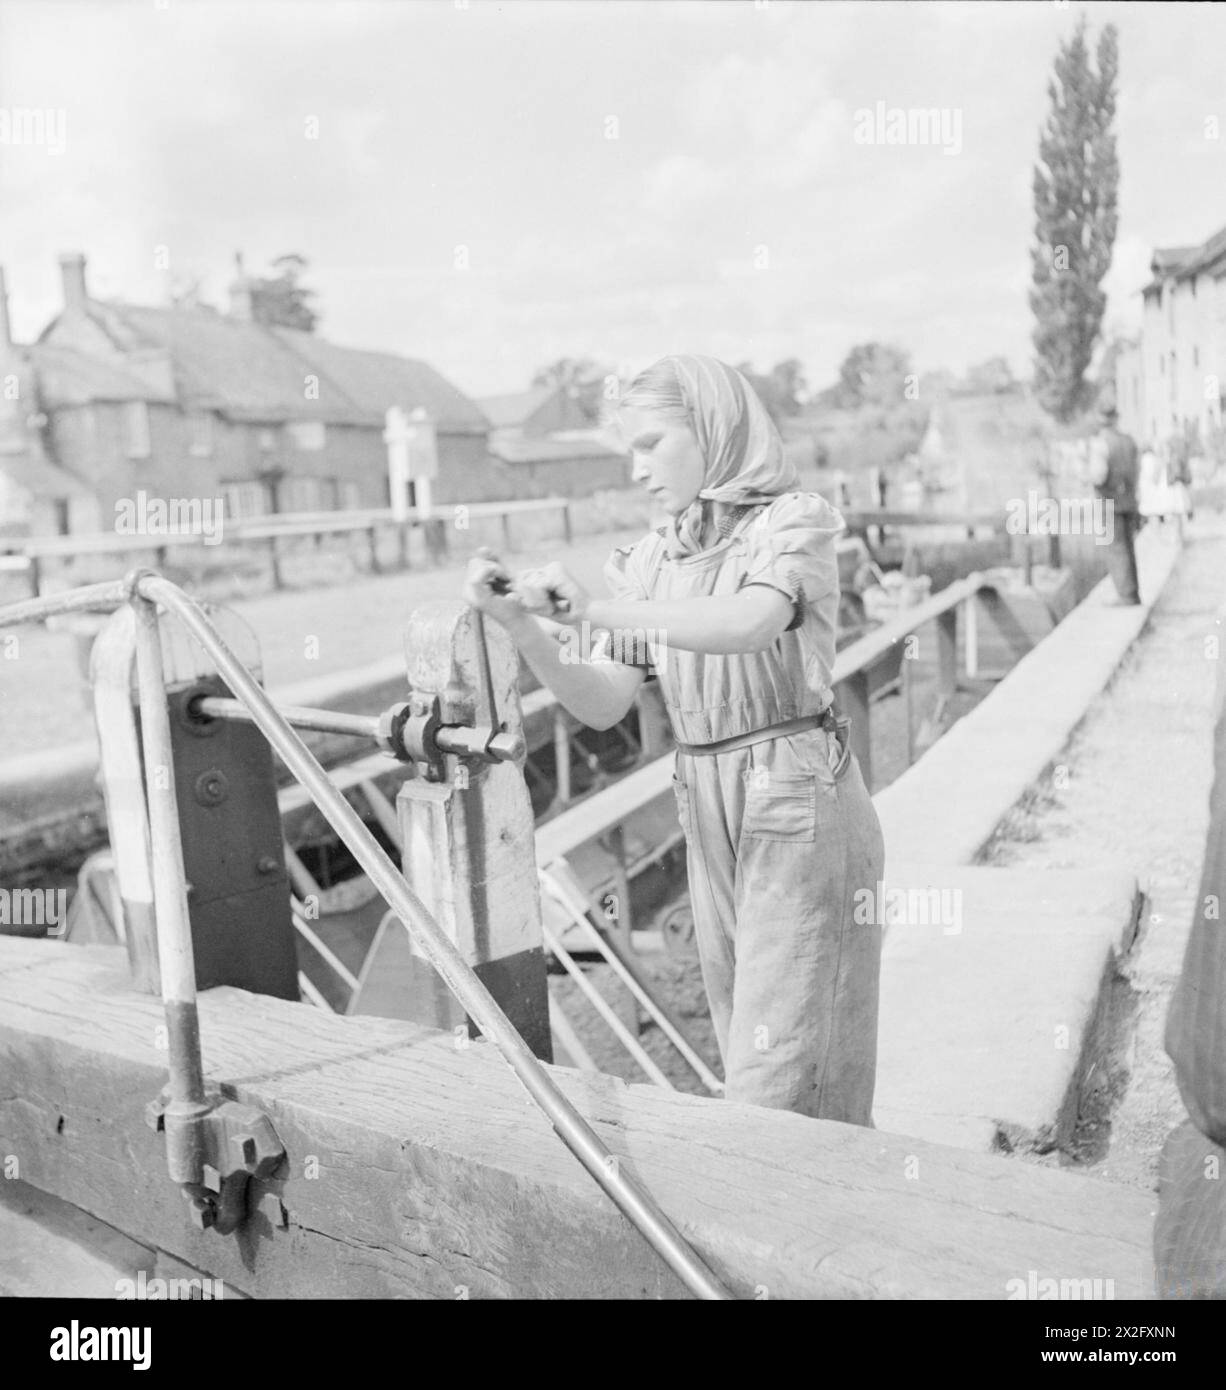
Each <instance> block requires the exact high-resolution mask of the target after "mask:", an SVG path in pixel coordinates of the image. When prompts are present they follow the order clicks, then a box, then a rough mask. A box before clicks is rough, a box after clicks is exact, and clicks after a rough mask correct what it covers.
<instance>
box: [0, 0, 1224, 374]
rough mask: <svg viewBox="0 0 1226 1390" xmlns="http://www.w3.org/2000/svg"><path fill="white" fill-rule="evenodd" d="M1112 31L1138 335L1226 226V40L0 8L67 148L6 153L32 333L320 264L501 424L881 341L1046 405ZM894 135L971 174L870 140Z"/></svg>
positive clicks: (868, 20)
mask: <svg viewBox="0 0 1226 1390" xmlns="http://www.w3.org/2000/svg"><path fill="white" fill-rule="evenodd" d="M1082 9H1084V10H1086V11H1087V12H1088V15H1089V20H1090V24H1091V29H1092V31H1097V29H1098V28H1099V27H1100V26H1101V25H1102V24H1103V23H1106V22H1113V23H1115V24H1116V25H1117V26H1118V28H1119V31H1120V41H1121V98H1120V109H1119V118H1118V129H1119V138H1120V157H1121V163H1122V187H1121V207H1120V212H1121V219H1120V231H1119V237H1118V240H1117V243H1116V257H1115V265H1114V267H1113V269H1112V272H1111V276H1110V279H1109V281H1108V288H1109V289H1110V291H1111V301H1110V307H1109V311H1108V312H1109V321H1110V322H1111V323H1113V324H1117V325H1118V326H1120V327H1124V328H1126V327H1128V326H1129V325H1130V323H1132V322H1133V321H1134V320H1135V318H1136V316H1137V313H1138V310H1139V300H1138V297H1137V294H1136V291H1137V290H1138V289H1139V287H1140V285H1141V284H1142V283H1143V282H1144V279H1145V272H1146V266H1147V263H1148V259H1149V254H1150V250H1151V248H1152V246H1153V245H1154V244H1155V243H1157V244H1160V245H1161V244H1183V243H1190V242H1197V241H1201V240H1203V239H1204V238H1205V237H1207V236H1208V235H1210V234H1211V233H1213V232H1214V231H1216V230H1217V229H1218V228H1220V227H1221V226H1222V225H1223V224H1224V223H1226V80H1224V79H1223V68H1222V56H1223V54H1224V53H1226V7H1223V6H1196V5H1182V4H1165V5H1163V4H1157V5H1149V4H1126V5H1117V4H1090V5H1085V6H1080V5H1075V4H1064V3H1060V0H1054V2H1053V0H1045V2H1044V3H1034V4H1029V3H1024V4H993V3H987V4H936V3H933V4H927V3H915V4H905V5H904V4H892V3H883V4H821V3H786V0H769V3H767V4H755V3H754V2H753V0H722V3H716V0H678V2H677V3H667V2H665V3H660V2H659V0H647V2H646V3H631V0H511V3H492V0H468V3H467V4H465V3H464V0H387V3H382V4H370V5H368V4H364V3H355V2H354V0H348V3H343V4H339V3H337V4H334V3H323V2H322V0H320V2H318V3H316V2H314V0H245V3H243V4H242V5H229V4H224V3H215V2H214V0H209V2H208V3H204V2H203V0H195V3H193V0H131V3H122V4H112V3H109V2H108V0H75V2H74V3H67V4H61V3H56V0H37V3H32V2H31V0H0V115H2V114H3V113H4V112H5V111H12V110H13V109H14V108H37V109H40V110H46V111H52V112H63V113H64V121H65V126H64V132H65V137H66V138H65V141H64V147H63V149H62V151H60V150H57V149H54V148H51V147H49V146H30V145H18V144H14V143H13V142H12V140H11V139H10V140H9V142H8V143H4V142H3V140H2V139H0V264H3V265H4V267H5V268H6V271H7V274H8V280H9V288H10V297H11V308H12V314H13V319H14V326H15V328H16V331H17V334H18V336H19V337H24V338H29V337H31V336H33V335H34V334H36V333H37V332H38V331H39V330H40V329H41V328H42V327H43V326H44V325H45V323H46V322H47V320H48V318H49V316H50V315H51V314H52V313H54V312H55V310H56V308H57V307H58V304H59V287H58V271H57V269H56V265H55V257H56V255H57V253H59V252H61V251H65V250H73V249H80V250H83V251H84V252H85V253H86V254H87V256H88V257H89V276H90V287H91V290H92V292H93V293H94V294H95V295H97V296H99V297H102V298H106V297H114V298H125V299H131V300H137V301H144V302H158V301H162V300H164V299H165V298H166V296H167V293H168V290H169V287H170V284H171V282H172V281H173V280H179V279H190V278H195V277H200V278H202V280H203V284H204V290H205V297H206V298H208V299H210V300H211V301H212V302H214V303H218V304H221V303H224V301H225V293H226V286H227V284H228V282H229V280H230V279H231V278H232V266H233V255H234V252H235V251H236V250H241V251H242V252H243V253H244V255H245V258H246V263H247V265H248V267H249V268H252V269H256V270H262V269H263V268H264V267H265V266H266V265H267V263H268V261H269V260H270V259H271V258H272V257H274V256H276V255H278V254H280V253H282V252H289V251H293V252H299V253H301V254H302V255H303V256H305V257H306V258H307V259H308V260H309V261H310V263H311V272H310V277H309V283H311V284H312V285H313V286H314V287H316V288H317V289H318V291H319V307H320V309H321V311H322V315H323V320H322V323H321V325H320V331H321V332H323V333H324V334H325V335H326V336H327V337H329V338H332V339H334V340H335V341H337V342H342V343H349V344H353V345H357V346H367V347H382V348H388V349H392V350H395V351H399V352H403V353H405V354H407V355H410V356H416V357H422V358H425V359H427V360H428V361H430V362H432V363H433V364H434V365H435V366H437V367H438V368H439V369H440V370H441V371H443V372H444V373H445V374H446V375H448V376H450V377H451V378H452V379H453V380H454V381H455V382H456V384H457V385H459V386H460V387H461V388H462V389H464V390H466V391H468V392H470V393H472V394H483V393H487V392H496V391H509V390H517V389H520V388H522V387H524V386H526V385H527V384H528V382H529V380H530V377H531V374H532V372H533V370H534V369H535V368H537V367H538V366H540V365H541V364H543V363H545V362H547V361H550V360H552V359H553V358H555V357H558V356H562V355H569V356H579V355H588V356H592V357H595V358H598V359H599V360H601V361H603V362H608V363H609V364H611V365H613V366H615V367H617V368H619V369H621V370H624V371H625V370H631V369H634V368H637V367H640V366H643V365H645V364H646V363H648V362H650V361H651V360H653V359H654V358H655V357H658V356H660V355H661V354H662V353H665V352H669V351H676V350H687V351H694V352H709V353H713V354H715V355H717V356H721V357H724V358H727V359H729V360H732V361H741V360H744V359H749V360H751V361H752V362H754V364H755V365H756V366H757V367H758V368H759V369H763V370H764V369H766V368H767V367H769V366H770V365H771V364H773V363H774V362H776V361H778V360H780V359H781V358H783V357H788V356H796V357H799V358H800V359H801V361H802V362H803V363H804V364H805V366H806V369H807V372H808V375H809V379H810V381H811V383H812V384H813V385H815V386H820V385H824V384H826V383H827V382H829V381H830V380H831V379H832V378H833V377H834V375H835V373H836V371H837V368H838V363H839V362H840V361H841V359H842V357H843V355H844V354H845V353H846V351H847V349H848V348H849V347H850V346H851V345H852V344H853V343H854V342H857V341H863V340H866V339H872V338H881V339H887V340H891V341H894V342H897V343H899V344H900V345H901V346H903V347H905V348H906V349H908V350H909V351H910V352H911V354H912V356H913V359H914V360H915V362H916V364H917V365H918V366H919V367H920V368H923V369H928V368H934V367H938V366H948V367H951V368H953V369H955V370H961V369H963V368H965V367H966V365H967V364H968V363H971V362H976V361H979V360H981V359H983V358H985V357H988V356H990V355H993V354H995V353H1003V354H1005V355H1006V356H1007V357H1009V359H1010V360H1011V361H1012V363H1013V365H1014V368H1015V370H1017V371H1019V372H1026V371H1028V370H1029V361H1030V347H1029V333H1030V318H1029V310H1028V308H1027V303H1026V288H1027V282H1028V276H1029V263H1028V254H1027V246H1028V241H1029V238H1030V235H1031V200H1030V180H1031V167H1032V162H1033V159H1034V155H1035V149H1036V142H1037V132H1038V128H1039V125H1040V123H1041V121H1042V119H1043V117H1044V114H1045V108H1046V101H1047V98H1046V84H1047V79H1048V74H1049V71H1050V66H1051V60H1052V58H1053V56H1054V54H1055V51H1056V48H1057V45H1058V43H1059V41H1060V39H1061V38H1062V37H1063V36H1065V35H1066V34H1067V33H1068V32H1069V31H1070V30H1071V28H1072V27H1073V25H1074V24H1075V22H1076V17H1077V14H1078V13H1079V11H1081V10H1082ZM879 102H882V103H884V105H885V108H886V109H904V110H905V109H908V108H925V109H938V110H943V111H945V112H946V113H947V119H948V121H949V125H948V126H947V127H946V131H947V134H948V135H950V136H951V137H952V136H953V134H954V132H955V131H957V133H958V139H957V141H956V144H957V146H958V147H957V148H956V149H955V148H954V145H955V141H954V140H953V139H950V140H948V141H947V142H946V144H945V145H940V144H936V145H877V144H866V143H864V142H863V140H858V139H857V138H856V132H857V113H858V112H861V111H864V110H871V111H875V110H876V108H877V103H879ZM1215 119H1216V121H1217V122H1219V123H1220V125H1221V127H1222V135H1221V138H1220V139H1216V140H1214V139H1211V138H1208V137H1207V135H1206V129H1207V123H1208V122H1212V121H1213V120H1215ZM1211 128H1212V127H1211V126H1210V129H1211ZM2 135H3V129H2V128H0V136H2ZM947 150H948V152H947ZM160 248H161V249H160ZM167 261H168V264H166V263H167ZM163 265H166V268H163Z"/></svg>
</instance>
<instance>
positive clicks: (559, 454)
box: [489, 435, 627, 463]
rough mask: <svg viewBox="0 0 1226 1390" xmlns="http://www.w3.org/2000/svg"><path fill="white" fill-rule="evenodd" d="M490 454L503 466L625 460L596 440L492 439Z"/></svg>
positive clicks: (621, 455)
mask: <svg viewBox="0 0 1226 1390" xmlns="http://www.w3.org/2000/svg"><path fill="white" fill-rule="evenodd" d="M489 451H490V453H491V454H493V455H494V456H495V457H496V458H500V459H502V461H503V462H504V463H562V462H566V461H568V460H572V459H623V460H624V459H625V458H626V457H627V456H626V455H625V454H619V453H617V452H616V451H615V450H613V449H610V448H609V447H608V446H607V445H605V444H602V443H601V442H600V441H599V440H597V439H549V438H544V439H542V438H539V437H533V436H529V435H525V436H523V437H521V438H518V439H516V438H497V437H495V438H493V439H491V440H490V442H489Z"/></svg>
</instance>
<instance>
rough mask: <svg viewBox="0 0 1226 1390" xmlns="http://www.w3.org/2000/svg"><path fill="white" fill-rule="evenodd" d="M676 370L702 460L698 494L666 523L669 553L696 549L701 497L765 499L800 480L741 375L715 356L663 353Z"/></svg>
mask: <svg viewBox="0 0 1226 1390" xmlns="http://www.w3.org/2000/svg"><path fill="white" fill-rule="evenodd" d="M664 360H665V361H667V362H669V363H671V365H672V367H673V369H674V370H675V371H676V374H677V381H678V384H679V385H680V387H681V394H682V397H683V398H684V400H685V403H686V405H687V406H688V408H689V412H690V421H691V426H692V428H693V430H694V435H695V437H696V438H697V440H698V447H699V448H700V449H701V450H702V456H703V458H704V460H705V461H706V471H705V473H704V474H703V481H702V487H701V488H700V489H699V492H698V496H697V498H695V500H694V501H693V502H691V503H690V505H689V506H688V507H687V508H686V509H685V511H683V512H679V513H678V514H677V515H676V516H675V517H674V518H673V521H672V525H671V527H670V528H669V531H670V534H669V544H668V552H669V554H670V555H671V556H672V557H674V558H677V557H679V556H683V555H693V554H695V553H696V552H697V551H699V550H701V549H702V539H701V538H702V524H703V517H704V512H705V511H706V510H707V509H706V508H705V507H704V505H703V503H704V502H732V503H754V502H769V501H771V500H772V499H773V498H775V497H778V496H779V495H780V494H781V493H785V492H794V491H795V490H796V489H797V488H798V487H799V485H800V477H799V475H798V474H797V472H796V466H795V464H793V463H792V462H791V461H790V460H789V459H788V458H787V457H786V456H785V455H784V451H783V440H782V438H781V437H780V435H779V431H778V429H777V428H776V427H775V422H774V421H773V420H772V419H771V417H770V416H769V415H768V414H767V413H766V408H765V406H763V404H762V402H761V401H760V400H759V399H758V395H757V393H756V392H755V391H754V389H753V387H752V386H751V385H750V384H749V382H748V381H747V380H746V378H745V377H744V376H743V375H742V374H741V373H740V372H738V371H737V370H736V368H735V367H730V366H728V364H727V363H726V362H721V361H720V360H719V359H718V358H716V357H700V356H697V355H694V354H690V353H684V354H678V355H675V356H672V357H667V358H665V359H664Z"/></svg>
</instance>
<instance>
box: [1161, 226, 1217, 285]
mask: <svg viewBox="0 0 1226 1390" xmlns="http://www.w3.org/2000/svg"><path fill="white" fill-rule="evenodd" d="M1224 260H1226V227H1223V228H1222V230H1221V231H1220V232H1215V233H1214V234H1213V236H1211V237H1210V238H1209V239H1208V241H1205V242H1202V243H1201V245H1199V246H1166V247H1162V246H1159V247H1156V248H1155V250H1154V255H1153V260H1152V261H1151V262H1150V270H1151V271H1152V272H1153V276H1154V278H1153V280H1151V281H1150V283H1149V284H1148V285H1147V286H1146V287H1145V288H1146V291H1147V292H1148V291H1152V290H1156V289H1158V288H1159V286H1160V285H1161V284H1162V282H1163V281H1164V280H1167V279H1172V278H1173V279H1175V280H1187V279H1188V278H1189V277H1191V276H1193V275H1199V274H1200V273H1201V272H1202V271H1206V270H1211V269H1213V268H1214V267H1215V266H1216V265H1218V264H1219V263H1220V262H1222V261H1224Z"/></svg>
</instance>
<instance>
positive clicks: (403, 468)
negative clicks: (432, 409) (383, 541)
mask: <svg viewBox="0 0 1226 1390" xmlns="http://www.w3.org/2000/svg"><path fill="white" fill-rule="evenodd" d="M384 423H385V425H386V428H385V429H384V431H383V442H384V443H385V444H386V445H387V485H388V491H389V493H390V495H391V501H392V518H393V519H394V520H395V521H404V520H406V518H407V517H408V514H409V422H408V419H407V418H406V416H405V413H404V411H403V410H401V408H400V407H399V406H398V405H393V406H389V407H388V411H387V414H386V415H385V416H384Z"/></svg>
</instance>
